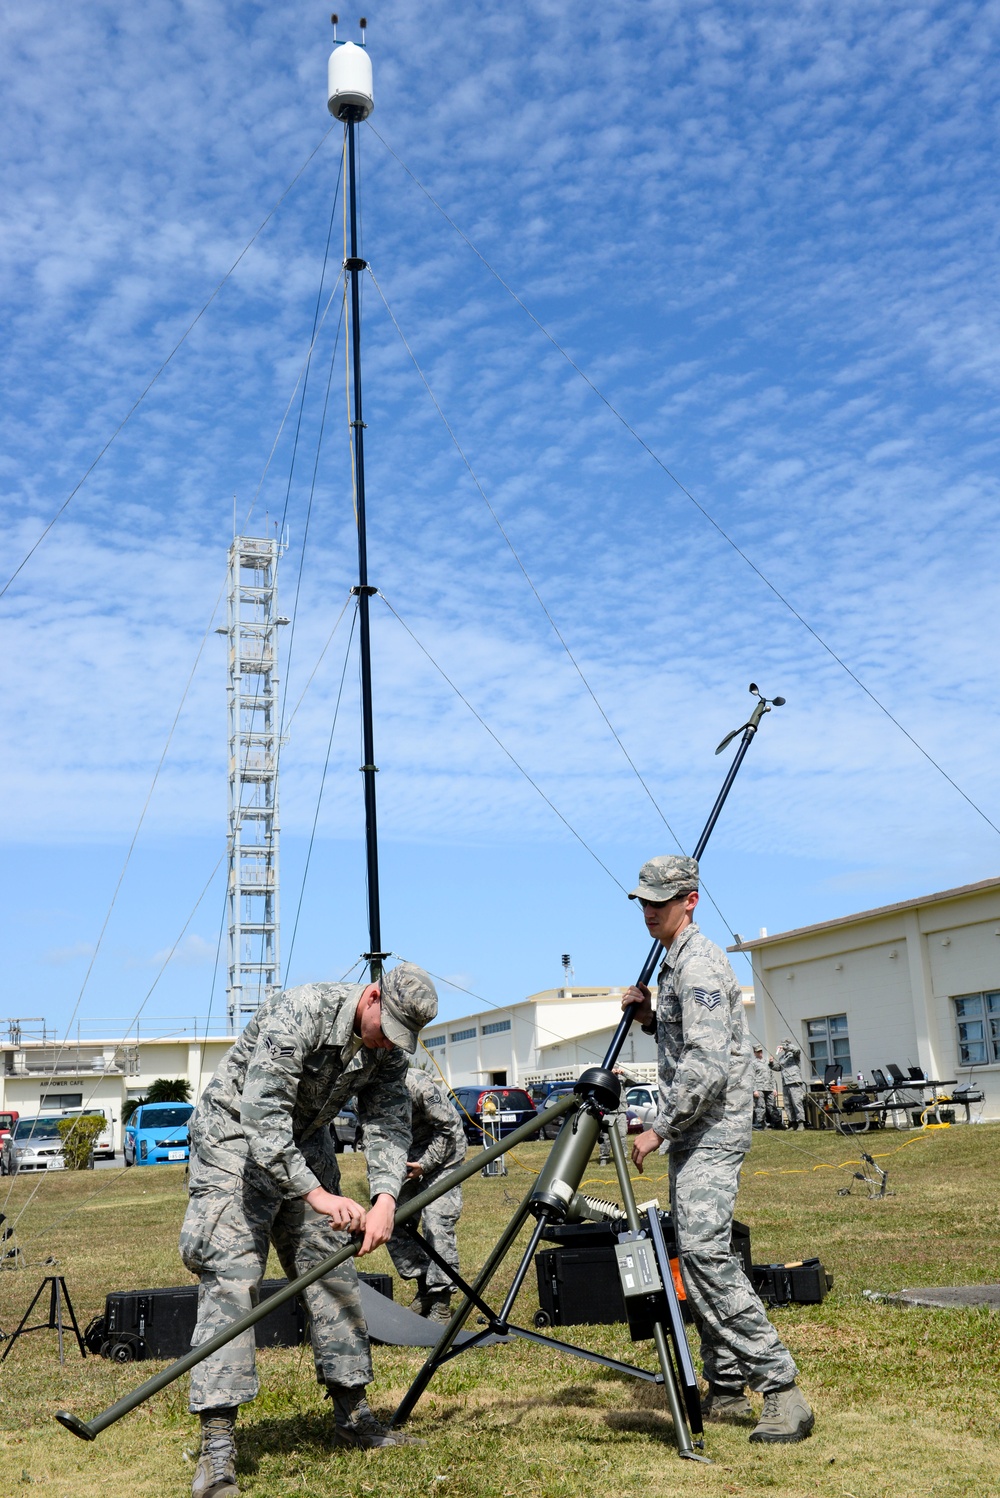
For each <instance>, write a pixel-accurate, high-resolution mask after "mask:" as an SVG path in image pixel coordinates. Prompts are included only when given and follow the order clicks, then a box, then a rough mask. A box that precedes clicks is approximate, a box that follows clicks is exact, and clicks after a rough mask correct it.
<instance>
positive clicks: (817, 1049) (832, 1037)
mask: <svg viewBox="0 0 1000 1498" xmlns="http://www.w3.org/2000/svg"><path fill="white" fill-rule="evenodd" d="M806 1042H807V1044H808V1046H809V1062H810V1065H811V1066H812V1069H813V1076H815V1077H822V1075H823V1073H824V1072H825V1070H826V1068H827V1067H828V1066H830V1065H831V1063H833V1062H835V1061H837V1062H839V1063H840V1065H841V1066H842V1067H843V1068H844V1076H845V1077H849V1076H850V1075H851V1071H852V1067H851V1042H850V1040H849V1039H848V1036H847V1015H846V1014H828V1015H827V1016H826V1018H825V1019H807V1020H806Z"/></svg>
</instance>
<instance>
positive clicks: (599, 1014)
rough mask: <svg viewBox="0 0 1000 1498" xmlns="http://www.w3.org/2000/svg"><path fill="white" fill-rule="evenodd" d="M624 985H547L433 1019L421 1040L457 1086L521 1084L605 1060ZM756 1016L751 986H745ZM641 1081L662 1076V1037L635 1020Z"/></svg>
mask: <svg viewBox="0 0 1000 1498" xmlns="http://www.w3.org/2000/svg"><path fill="white" fill-rule="evenodd" d="M621 1003H622V989H620V988H546V989H544V990H543V991H542V992H541V993H535V994H531V995H530V996H529V997H528V998H526V999H523V1000H522V1001H521V1002H520V1003H517V1004H511V1005H510V1007H509V1008H505V1009H484V1010H481V1011H480V1012H479V1013H478V1014H469V1015H466V1016H464V1017H463V1018H462V1019H452V1020H439V1021H438V1022H437V1023H436V1024H433V1025H428V1026H427V1028H426V1029H425V1030H424V1032H423V1036H422V1039H423V1042H424V1045H425V1046H426V1047H427V1049H428V1050H429V1051H430V1053H431V1055H432V1056H433V1057H434V1058H435V1060H436V1061H437V1063H438V1065H439V1066H440V1068H441V1070H442V1071H443V1072H444V1075H445V1076H446V1078H447V1079H448V1082H449V1083H450V1085H451V1086H452V1087H460V1086H463V1085H466V1086H475V1085H476V1084H477V1083H482V1084H483V1085H486V1086H494V1087H497V1086H505V1085H506V1086H523V1085H524V1084H525V1083H527V1082H535V1081H539V1080H541V1079H542V1077H546V1078H550V1079H552V1078H556V1077H566V1078H575V1077H578V1076H579V1075H580V1073H581V1072H582V1071H585V1070H586V1068H587V1067H588V1066H599V1065H600V1063H601V1062H602V1061H603V1059H604V1056H605V1054H606V1053H607V1049H608V1046H609V1045H610V1044H611V1038H612V1036H613V1035H614V1033H615V1030H616V1029H617V1028H618V1022H619V1020H620V1019H621V1012H622V1011H621ZM744 1003H745V1004H746V1006H747V1015H748V1019H750V1021H751V1023H752V1022H753V990H752V989H749V988H747V989H744ZM621 1062H622V1065H624V1066H627V1067H628V1068H629V1070H630V1072H631V1073H632V1075H633V1076H635V1078H636V1080H642V1081H646V1080H649V1081H652V1080H653V1079H654V1077H655V1075H656V1039H655V1036H652V1035H644V1034H643V1033H642V1031H641V1030H640V1029H639V1027H638V1025H633V1026H632V1028H631V1030H630V1031H629V1033H628V1038H627V1039H626V1041H625V1046H624V1049H623V1050H622V1053H621Z"/></svg>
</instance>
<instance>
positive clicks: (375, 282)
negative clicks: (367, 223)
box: [368, 265, 684, 853]
mask: <svg viewBox="0 0 1000 1498" xmlns="http://www.w3.org/2000/svg"><path fill="white" fill-rule="evenodd" d="M368 274H369V275H370V276H371V278H372V283H373V285H374V287H375V290H376V291H377V292H378V294H379V296H380V297H381V298H382V305H383V306H384V307H385V310H386V312H387V313H388V314H389V318H390V320H391V322H392V325H393V327H394V328H395V329H396V332H397V333H398V334H399V339H400V342H401V343H402V345H403V347H404V348H405V350H406V352H407V353H408V354H409V356H410V359H411V361H412V363H413V367H414V369H415V370H416V371H417V374H418V375H419V377H420V381H421V383H422V385H423V387H424V389H425V390H426V391H427V394H428V395H429V397H430V399H431V402H432V403H433V406H434V409H435V411H436V412H437V413H438V415H439V416H440V418H441V421H442V422H443V424H444V428H445V431H446V432H447V433H448V436H449V437H450V438H451V440H452V442H453V443H454V445H455V450H456V452H457V453H458V456H459V457H460V458H461V460H462V462H463V463H464V464H465V466H466V468H467V469H468V470H469V476H470V477H471V479H472V482H473V483H474V484H475V486H476V488H477V490H478V491H479V496H480V498H481V499H482V501H483V504H484V505H485V506H486V508H487V509H488V510H489V512H490V515H491V516H492V519H493V523H494V524H495V526H496V528H497V530H498V531H499V532H500V534H501V536H502V537H503V539H504V541H505V542H506V544H507V547H508V549H509V551H510V554H511V556H512V557H513V558H514V561H515V562H516V563H517V565H518V567H519V568H520V570H521V574H522V576H523V577H524V580H525V582H526V583H527V584H528V587H529V588H530V589H531V591H532V593H533V594H534V595H535V600H536V602H537V604H538V607H539V608H540V609H541V611H542V613H543V614H544V615H545V617H546V619H547V620H548V622H549V625H550V626H551V628H552V632H553V634H554V635H555V637H556V639H557V640H558V641H559V643H560V645H561V646H562V648H563V650H565V652H566V654H567V655H568V657H569V659H570V663H571V664H572V666H573V669H574V671H575V672H576V674H577V675H578V676H579V678H580V680H581V681H582V682H583V685H584V686H585V687H586V689H587V692H588V693H589V694H590V698H591V701H592V702H593V704H594V706H595V707H596V708H597V711H598V712H599V713H600V715H601V717H602V718H603V719H604V722H605V723H606V724H607V727H608V729H609V730H610V732H611V734H612V736H613V738H614V740H615V743H616V744H617V745H618V747H619V749H620V750H621V752H622V753H623V754H624V756H625V758H626V759H627V760H628V762H629V765H630V766H631V768H632V772H633V774H634V775H635V777H636V779H637V780H638V782H639V784H640V785H641V786H642V788H643V790H644V791H645V792H646V795H647V796H648V797H649V799H650V801H651V802H652V803H653V806H654V808H655V810H656V814H657V816H658V817H659V818H660V820H661V822H662V823H663V825H664V827H666V829H667V831H668V832H669V833H670V836H671V837H672V838H673V840H674V842H675V843H676V844H677V846H678V848H679V849H680V851H681V852H682V853H683V852H684V847H683V844H682V843H681V840H680V838H679V837H678V836H677V834H676V832H675V831H674V829H673V828H672V827H671V825H670V823H669V822H668V821H667V819H666V816H665V815H664V813H663V809H662V808H661V807H660V805H659V804H658V802H657V800H656V797H655V796H654V795H653V793H652V791H651V790H650V788H649V786H648V785H647V783H646V781H645V780H644V779H643V776H642V773H641V772H640V770H639V767H638V765H637V764H636V763H635V760H634V759H633V758H632V756H631V754H629V752H628V750H627V749H626V748H625V745H624V744H623V743H622V740H621V737H620V735H619V733H618V730H617V729H616V728H615V726H614V724H613V723H612V721H611V719H610V718H609V717H608V715H607V713H606V712H605V711H604V708H603V707H602V706H601V704H600V702H599V701H598V699H597V693H596V692H595V691H594V689H593V687H592V686H591V685H590V682H589V681H588V680H587V678H586V676H584V674H583V669H582V667H581V666H580V663H579V661H578V660H577V658H576V656H575V655H574V654H573V652H572V650H570V648H569V645H568V644H567V643H566V639H565V637H564V636H563V633H562V631H561V630H560V628H559V626H558V625H557V624H556V621H555V620H554V619H553V617H552V615H551V614H550V613H549V610H548V608H547V607H546V605H545V603H544V602H543V600H542V595H541V594H540V593H539V591H538V589H537V588H536V587H535V584H534V582H533V581H532V579H531V577H530V575H529V573H528V569H527V568H526V567H525V565H524V563H523V562H522V561H521V558H520V556H519V555H518V553H517V551H516V550H515V547H514V543H513V541H512V540H511V539H510V536H509V535H508V534H507V532H506V530H505V529H504V526H503V523H502V521H501V519H500V517H499V515H498V514H497V512H496V510H495V509H494V508H493V505H492V503H491V502H490V500H489V498H488V496H487V493H486V490H485V489H484V488H483V486H482V484H481V483H480V481H479V476H478V474H477V473H476V471H475V469H474V468H473V466H472V464H471V463H470V461H469V459H468V457H467V456H466V453H465V451H464V449H463V447H462V444H461V443H460V442H459V440H458V438H457V436H456V435H455V431H454V428H453V427H452V425H451V422H450V421H449V420H448V418H447V416H446V415H445V414H444V411H443V410H442V409H441V405H440V402H439V401H438V398H437V396H436V395H435V394H434V391H433V390H432V389H431V387H430V382H429V381H428V379H427V376H426V375H425V374H424V372H423V370H422V369H421V367H420V365H419V364H418V362H417V358H416V355H415V354H414V352H413V350H412V349H411V347H410V345H409V343H408V342H407V340H406V335H405V334H404V332H403V330H402V328H401V327H400V326H399V323H398V322H397V321H396V316H395V313H394V312H393V310H392V308H391V307H390V306H389V303H388V302H387V301H386V297H385V292H384V291H383V290H382V288H381V286H380V285H379V283H378V279H377V278H376V275H375V272H374V271H373V270H372V268H371V266H370V265H369V267H368Z"/></svg>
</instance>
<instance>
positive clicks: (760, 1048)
mask: <svg viewBox="0 0 1000 1498" xmlns="http://www.w3.org/2000/svg"><path fill="white" fill-rule="evenodd" d="M753 1053H754V1055H755V1056H763V1054H764V1047H763V1046H762V1045H755V1046H754V1048H753Z"/></svg>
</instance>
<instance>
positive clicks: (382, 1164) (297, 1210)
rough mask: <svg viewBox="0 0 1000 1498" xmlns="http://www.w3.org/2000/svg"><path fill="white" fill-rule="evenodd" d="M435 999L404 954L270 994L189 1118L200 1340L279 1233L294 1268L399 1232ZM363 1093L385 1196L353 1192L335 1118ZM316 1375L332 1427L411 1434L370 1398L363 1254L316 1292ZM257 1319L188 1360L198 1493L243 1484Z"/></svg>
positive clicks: (188, 1233) (188, 1222) (361, 1107)
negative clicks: (239, 1430) (386, 964)
mask: <svg viewBox="0 0 1000 1498" xmlns="http://www.w3.org/2000/svg"><path fill="white" fill-rule="evenodd" d="M436 1013H437V994H436V993H435V991H434V985H433V983H432V982H431V980H430V978H429V977H428V975H427V974H426V973H425V972H424V971H423V970H422V969H421V968H418V967H414V966H413V965H412V964H410V963H401V964H400V965H399V966H398V967H396V968H394V969H393V970H392V972H390V973H387V974H386V975H385V976H384V977H383V978H382V980H381V983H380V984H375V983H371V984H368V985H367V986H365V985H361V984H357V983H309V984H305V985H303V986H302V987H301V988H292V989H288V990H287V991H286V992H284V993H281V994H279V995H277V997H276V998H274V999H271V1000H270V1001H269V1002H267V1003H266V1004H263V1005H262V1006H261V1007H260V1009H258V1010H257V1012H256V1014H255V1015H254V1016H253V1018H252V1019H251V1020H250V1023H249V1024H248V1025H247V1027H246V1029H245V1030H244V1031H243V1033H242V1035H241V1036H240V1037H239V1039H238V1040H237V1041H236V1043H235V1044H234V1045H233V1046H232V1047H231V1048H230V1049H229V1051H228V1052H227V1053H226V1055H225V1056H224V1057H223V1059H222V1061H221V1062H220V1064H219V1067H218V1069H217V1071H216V1073H215V1075H214V1077H213V1078H212V1080H211V1082H210V1083H209V1084H208V1086H207V1087H206V1088H205V1091H204V1093H203V1094H202V1097H201V1101H200V1102H199V1104H198V1106H197V1108H196V1110H195V1113H194V1115H193V1117H192V1119H191V1126H190V1136H191V1165H190V1185H189V1191H190V1200H189V1203H188V1209H187V1213H186V1215H185V1218H184V1223H183V1226H182V1228H181V1240H180V1250H181V1257H182V1259H183V1260H184V1263H185V1264H186V1265H187V1267H188V1269H190V1270H191V1272H192V1273H193V1274H197V1275H198V1277H199V1279H200V1281H201V1285H200V1290H199V1295H198V1322H197V1326H196V1328H195V1332H194V1336H193V1337H192V1345H193V1346H195V1347H197V1346H199V1345H200V1344H201V1343H203V1342H207V1341H208V1340H209V1339H210V1338H211V1337H213V1336H215V1335H216V1333H217V1332H219V1331H221V1330H222V1328H223V1327H224V1326H227V1325H228V1324H230V1323H231V1322H233V1321H235V1320H237V1319H238V1318H239V1317H240V1316H243V1315H245V1314H246V1312H247V1311H249V1310H250V1309H251V1307H252V1306H254V1305H255V1304H256V1303H257V1297H258V1291H259V1287H260V1282H261V1280H262V1278H263V1276H264V1267H265V1264H266V1262H267V1255H268V1248H269V1246H270V1245H271V1244H273V1245H274V1247H275V1249H276V1250H277V1253H278V1257H279V1259H280V1260H281V1264H282V1267H283V1269H284V1271H285V1273H286V1274H287V1275H288V1277H289V1278H294V1277H296V1276H298V1275H300V1274H302V1273H303V1272H304V1271H305V1270H306V1269H308V1268H311V1267H312V1266H313V1265H314V1264H316V1263H317V1262H318V1261H320V1260H322V1259H325V1258H328V1257H330V1256H331V1255H332V1254H334V1253H336V1252H337V1250H338V1249H340V1248H342V1247H343V1246H345V1245H346V1244H347V1243H349V1242H350V1241H351V1235H352V1234H359V1235H360V1234H363V1240H362V1243H361V1247H360V1250H359V1252H360V1253H368V1252H370V1251H371V1250H372V1249H373V1248H377V1247H378V1246H379V1245H380V1244H382V1243H385V1242H386V1241H387V1240H388V1238H389V1237H390V1235H391V1233H392V1228H393V1220H394V1214H395V1205H396V1198H397V1196H398V1194H399V1190H400V1187H401V1185H402V1182H403V1177H404V1174H405V1171H406V1159H407V1149H408V1146H409V1142H410V1102H409V1096H408V1094H407V1090H406V1071H407V1053H408V1052H412V1051H413V1050H414V1048H415V1045H416V1036H417V1032H418V1031H419V1030H420V1029H421V1028H422V1026H423V1025H425V1024H427V1023H428V1022H429V1021H430V1020H431V1019H433V1018H434V1015H435V1014H436ZM352 1097H353V1098H356V1099H357V1103H356V1107H357V1113H358V1119H359V1122H360V1123H361V1124H362V1126H363V1127H364V1130H365V1142H366V1146H367V1161H368V1182H369V1189H370V1192H371V1198H372V1202H373V1205H372V1206H371V1207H370V1208H365V1207H362V1206H361V1205H360V1204H359V1203H358V1202H355V1201H352V1200H351V1199H350V1198H349V1197H344V1196H341V1195H340V1167H339V1163H338V1160H337V1155H336V1152H335V1150H334V1146H333V1141H332V1139H331V1135H330V1129H329V1127H328V1126H329V1123H330V1121H331V1120H332V1119H333V1118H334V1117H335V1116H336V1114H337V1113H338V1112H339V1111H340V1109H341V1107H342V1106H343V1105H344V1103H345V1102H346V1101H347V1100H348V1098H352ZM304 1299H305V1301H306V1305H307V1308H308V1311H309V1319H310V1334H311V1338H312V1344H313V1353H314V1357H315V1362H316V1376H317V1378H318V1380H319V1382H320V1383H321V1384H325V1385H326V1387H327V1390H328V1392H329V1393H330V1395H331V1397H332V1398H333V1402H334V1410H335V1440H336V1441H337V1442H338V1443H339V1444H345V1445H353V1446H363V1447H375V1446H385V1445H391V1444H401V1443H400V1442H399V1440H398V1434H397V1433H394V1432H388V1431H386V1430H384V1429H383V1427H382V1426H381V1425H379V1423H378V1421H376V1420H375V1417H374V1416H373V1415H372V1413H371V1411H370V1410H369V1409H368V1406H367V1403H366V1401H365V1399H364V1391H365V1385H366V1384H368V1383H369V1382H370V1381H371V1377H372V1366H371V1353H370V1349H369V1345H368V1332H367V1327H366V1325H365V1318H364V1313H363V1311H362V1308H361V1299H360V1295H359V1291H358V1282H357V1275H356V1273H355V1269H354V1264H353V1261H352V1260H348V1261H347V1262H346V1263H345V1264H342V1265H341V1266H340V1267H339V1268H338V1269H336V1270H334V1271H333V1272H332V1273H331V1274H329V1275H327V1276H325V1277H324V1278H323V1279H321V1280H317V1281H316V1283H315V1284H313V1285H311V1286H310V1287H309V1289H307V1290H306V1291H305V1292H304ZM258 1387H259V1386H258V1381H257V1374H256V1370H255V1367H254V1335H253V1332H252V1331H249V1332H245V1333H243V1334H242V1335H241V1336H239V1337H237V1338H235V1339H234V1340H233V1341H232V1342H230V1343H228V1344H227V1346H225V1347H223V1348H221V1349H220V1350H219V1351H218V1352H216V1353H214V1354H213V1355H212V1356H211V1357H208V1358H206V1359H204V1361H202V1362H201V1363H198V1364H197V1365H196V1367H195V1368H194V1369H193V1370H192V1374H191V1400H190V1408H191V1411H192V1413H198V1414H199V1415H200V1416H201V1420H202V1454H201V1459H200V1461H199V1463H198V1466H197V1469H196V1472H195V1478H194V1483H193V1485H192V1494H193V1498H231V1495H233V1494H236V1493H238V1491H239V1490H238V1487H237V1484H236V1474H235V1440H234V1427H235V1415H236V1409H237V1407H238V1406H239V1405H241V1404H244V1403H246V1401H248V1400H250V1399H253V1398H254V1397H255V1395H256V1394H257V1391H258Z"/></svg>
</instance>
